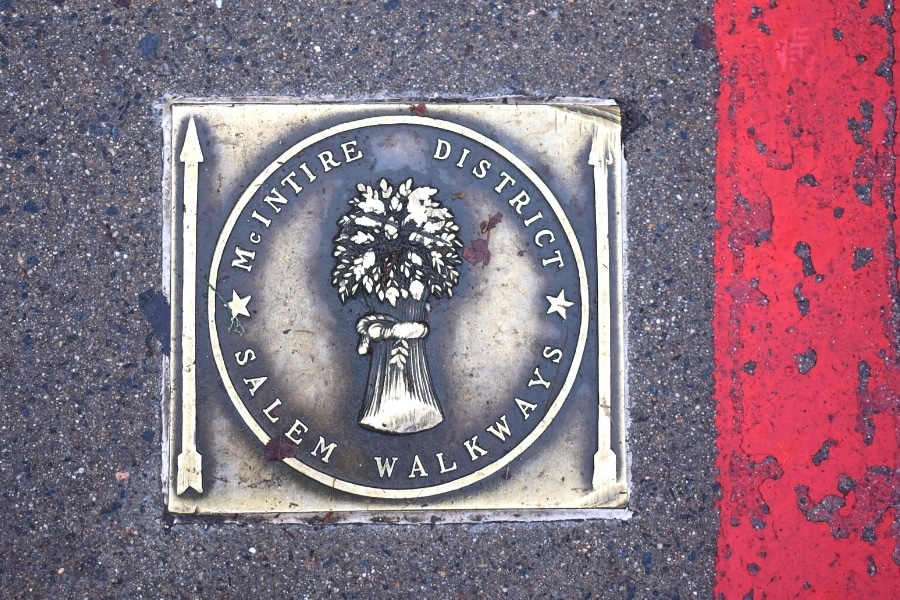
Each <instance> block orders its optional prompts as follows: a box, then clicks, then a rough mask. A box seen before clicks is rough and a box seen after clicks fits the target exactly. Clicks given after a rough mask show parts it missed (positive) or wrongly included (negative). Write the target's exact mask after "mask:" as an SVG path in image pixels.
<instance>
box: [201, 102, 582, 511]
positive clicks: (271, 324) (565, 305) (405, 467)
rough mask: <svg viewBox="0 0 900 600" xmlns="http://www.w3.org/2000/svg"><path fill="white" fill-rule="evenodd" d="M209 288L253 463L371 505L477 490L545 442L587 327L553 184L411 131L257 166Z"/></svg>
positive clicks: (464, 136) (339, 129) (571, 242)
mask: <svg viewBox="0 0 900 600" xmlns="http://www.w3.org/2000/svg"><path fill="white" fill-rule="evenodd" d="M551 159H552V157H541V160H551ZM531 160H532V161H533V160H536V159H535V158H533V157H532V158H531ZM210 282H211V287H213V288H214V291H213V292H211V293H210V294H209V295H208V304H207V310H208V320H209V331H210V337H211V345H212V349H213V357H214V359H215V362H216V365H217V368H218V372H219V375H220V376H221V379H222V383H223V385H224V388H225V390H226V392H227V394H228V397H229V398H230V400H231V402H232V403H233V404H234V407H235V408H236V409H237V412H238V413H239V415H240V417H241V419H242V420H243V421H244V422H245V423H246V425H247V426H248V427H249V429H250V431H252V433H253V434H254V435H255V437H256V438H257V439H258V443H259V444H260V450H261V455H262V454H263V453H265V455H266V457H267V458H269V459H277V460H283V461H284V462H285V463H286V464H287V465H289V466H290V467H292V468H294V469H296V470H297V471H299V472H300V473H302V474H304V475H306V476H308V477H311V478H312V479H315V480H317V481H319V482H320V483H322V484H324V485H326V486H329V487H332V488H335V489H338V490H341V491H345V492H349V493H353V494H358V495H363V496H369V497H374V498H418V497H424V496H429V495H434V494H440V493H445V492H450V491H452V490H458V489H461V488H463V487H466V486H469V485H473V484H476V483H477V482H480V481H482V480H484V479H485V478H487V477H488V476H489V475H491V474H494V473H498V472H500V471H501V469H502V468H503V467H504V466H506V465H508V464H509V463H510V462H511V461H513V460H514V459H516V458H517V457H520V456H522V455H523V454H524V453H526V452H527V451H528V450H529V448H530V447H532V444H533V443H534V442H535V441H536V440H537V439H538V438H539V437H540V436H541V435H552V434H553V433H552V428H551V424H552V422H553V420H554V417H555V416H556V415H557V414H558V413H559V412H560V410H563V409H564V405H565V401H566V398H567V397H568V396H569V395H570V393H572V392H573V386H574V384H575V381H576V378H577V373H578V367H579V364H580V362H581V358H582V355H583V352H584V346H585V342H586V338H587V331H588V325H589V323H588V322H589V316H590V315H589V306H588V301H587V299H588V280H587V276H586V273H585V264H584V260H583V257H582V255H581V250H580V247H579V245H578V241H577V239H576V237H575V234H574V232H573V230H572V227H571V225H570V223H569V221H568V218H567V216H566V214H565V213H564V212H563V209H562V207H561V206H560V203H559V202H558V201H557V199H556V198H555V197H554V195H553V192H552V191H551V189H550V187H548V185H547V184H546V183H545V182H543V181H541V179H540V178H539V177H538V176H537V175H536V173H535V172H534V171H533V170H532V169H531V168H530V167H529V166H528V164H526V161H524V160H522V159H520V158H519V157H517V156H516V155H515V154H513V153H512V152H510V151H509V150H508V149H507V148H505V147H504V146H502V145H501V144H499V143H498V142H497V141H494V140H491V139H489V138H487V137H485V136H484V135H482V134H480V133H478V132H476V131H473V130H471V129H469V128H467V127H464V126H461V125H458V124H455V123H450V122H446V121H441V120H436V119H430V118H423V117H414V116H408V117H403V116H391V117H373V118H368V119H362V120H358V121H353V122H348V123H344V124H341V125H338V126H336V127H332V128H330V129H327V130H325V131H322V132H320V133H317V134H316V135H313V136H311V137H309V138H307V139H304V140H302V141H301V142H299V143H297V144H296V145H294V146H293V147H291V148H290V149H289V150H288V151H286V152H285V153H284V154H282V155H281V156H280V157H278V158H277V159H276V160H275V161H274V162H272V163H271V164H269V165H268V166H267V167H266V168H265V169H264V170H263V171H262V173H260V174H259V175H258V176H257V177H256V179H255V180H254V181H253V182H252V183H251V184H250V185H249V186H248V187H247V188H246V190H245V191H244V193H243V194H242V195H241V197H240V199H239V200H238V201H237V203H236V204H235V206H234V208H233V209H232V211H231V213H230V215H229V217H228V219H227V222H226V224H225V226H224V228H223V229H222V231H221V234H220V235H219V238H218V241H217V244H216V247H215V251H214V254H213V260H212V264H211V265H210ZM532 450H534V448H532ZM498 476H499V473H498ZM488 484H489V483H488V482H484V483H482V484H481V485H488Z"/></svg>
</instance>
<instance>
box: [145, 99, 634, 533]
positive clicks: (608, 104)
mask: <svg viewBox="0 0 900 600" xmlns="http://www.w3.org/2000/svg"><path fill="white" fill-rule="evenodd" d="M418 100H419V98H348V99H338V100H336V99H301V98H294V97H275V96H264V97H241V98H229V97H210V98H192V97H182V96H174V95H172V96H166V97H165V98H164V99H163V101H162V102H161V103H159V104H157V105H156V106H155V108H156V109H157V110H160V111H161V112H162V119H161V120H162V130H163V131H162V133H163V147H162V158H163V169H162V171H163V173H162V175H163V176H162V183H163V186H162V190H163V208H164V210H163V234H164V235H163V248H162V259H163V260H162V262H163V281H162V285H161V288H162V292H163V294H164V295H165V297H166V298H168V299H169V301H170V304H171V305H172V306H173V307H174V306H175V305H176V302H175V300H178V299H180V294H179V293H178V290H177V286H178V282H179V279H178V276H177V274H176V270H175V269H173V265H174V264H176V262H178V263H180V262H181V259H182V256H181V253H180V252H179V245H178V243H177V240H178V239H179V238H178V233H179V232H178V231H176V227H177V222H178V217H177V214H176V206H178V205H179V203H178V202H177V201H176V200H177V199H178V198H179V197H180V194H179V185H178V180H177V175H178V171H179V170H178V168H177V167H175V168H173V167H174V164H173V161H174V160H175V157H174V156H173V154H174V153H175V146H174V144H175V142H176V140H174V139H173V132H174V123H173V119H172V109H173V107H174V106H179V107H185V106H190V105H197V106H209V105H229V104H241V105H243V104H249V105H253V104H262V105H266V104H284V105H292V106H303V105H334V106H343V105H355V106H363V105H370V106H375V107H379V106H381V107H384V106H389V105H393V104H400V105H407V106H410V105H411V106H412V107H415V106H416V102H417V101H418ZM428 103H429V104H430V105H437V106H445V105H456V104H459V105H469V106H471V105H478V104H484V105H500V104H508V103H509V104H512V103H515V104H525V105H543V106H548V107H553V108H559V109H563V110H569V111H573V112H586V113H588V114H590V115H591V116H593V117H598V118H602V119H604V120H607V121H609V122H611V123H613V124H614V125H616V127H613V128H611V129H610V130H608V133H607V135H606V136H598V135H597V134H595V136H594V142H593V147H592V150H591V157H592V158H591V164H592V165H593V166H594V173H595V178H594V183H595V185H594V196H595V202H596V203H597V204H596V206H600V203H601V202H602V203H603V205H605V206H606V207H607V209H608V214H607V219H606V226H607V227H606V230H607V233H608V238H607V240H608V244H606V246H607V248H606V249H607V250H608V258H609V264H608V265H607V267H608V273H606V274H605V275H604V274H603V269H604V265H603V261H602V260H601V259H602V252H603V246H604V244H603V243H602V241H601V235H600V228H599V227H600V226H602V225H603V219H601V214H600V211H597V210H595V216H596V218H597V225H598V230H597V232H598V243H597V248H596V249H597V254H598V256H597V259H598V260H597V269H598V276H601V275H603V279H605V280H606V281H608V284H609V285H608V286H607V288H606V289H607V290H608V292H609V298H608V307H609V313H608V316H609V318H608V319H605V321H607V325H606V327H608V333H609V338H608V339H609V342H610V346H609V349H608V352H606V351H605V350H604V349H603V348H600V349H599V355H598V358H599V360H600V363H601V364H600V365H598V366H599V367H601V372H602V368H603V367H604V363H605V364H608V365H609V366H608V367H607V368H608V372H609V373H610V378H609V380H608V381H605V380H599V381H598V385H597V393H598V409H599V412H600V413H601V414H600V420H601V421H602V420H603V417H602V413H603V412H604V411H608V412H607V413H606V414H607V415H608V416H609V417H610V418H608V419H607V424H608V425H609V427H610V428H612V427H615V428H616V429H618V443H617V444H616V445H615V446H613V445H612V443H611V441H612V440H611V439H610V438H609V436H608V435H607V436H606V439H607V441H609V442H610V443H607V444H606V445H605V446H604V444H603V439H604V434H603V433H602V431H601V430H602V423H601V427H600V429H601V430H598V432H597V433H598V440H597V441H598V451H597V453H596V454H595V455H594V462H595V468H594V472H593V475H594V484H595V485H594V490H593V492H592V493H590V494H588V495H586V496H584V497H582V503H581V504H580V506H575V505H571V506H570V507H568V508H567V507H565V506H562V507H547V508H525V509H515V508H503V507H502V506H501V507H494V508H491V507H484V508H482V509H473V508H461V509H454V508H424V509H416V508H409V509H406V508H404V509H379V508H373V509H371V510H363V509H361V508H360V509H358V510H343V511H340V512H338V513H332V512H328V513H327V514H324V513H323V511H321V510H306V511H304V510H303V509H302V507H301V508H300V509H299V510H297V511H296V512H291V513H285V512H278V513H272V512H265V511H259V510H251V509H248V510H247V511H246V512H241V511H240V510H229V511H227V513H226V511H224V510H223V511H217V512H209V513H203V514H202V515H201V512H200V511H195V514H194V515H191V514H189V513H184V512H181V513H169V514H171V517H172V518H174V519H175V521H176V522H184V521H188V522H190V521H192V520H194V521H197V520H199V521H207V522H208V521H209V520H210V519H213V520H214V521H218V522H221V521H222V520H223V516H222V515H225V514H230V515H233V516H232V517H231V518H228V517H225V518H224V521H226V522H272V523H294V522H306V523H310V524H316V523H328V522H334V523H407V524H416V523H432V524H433V523H434V522H436V521H442V522H447V523H465V522H505V521H558V520H583V519H598V518H611V519H630V518H631V516H632V515H633V513H632V511H631V510H630V509H629V508H628V502H629V498H630V495H631V477H630V473H631V452H630V449H629V446H628V443H627V440H628V428H627V426H628V422H629V416H628V412H629V411H628V401H627V398H628V386H627V355H626V348H627V337H628V336H627V331H626V327H625V324H626V322H627V305H626V303H625V294H626V285H627V282H626V278H625V273H626V271H627V255H626V249H627V243H626V242H627V240H626V230H625V223H626V216H627V215H626V181H627V163H626V160H625V155H624V148H623V144H622V137H621V116H620V112H619V108H618V105H617V104H616V103H615V102H614V101H612V100H600V99H596V98H579V97H567V98H555V99H553V100H552V101H546V100H542V99H535V98H525V97H512V96H504V97H484V98H466V99H454V98H447V99H434V98H432V99H428ZM383 118H385V117H370V119H383ZM390 118H391V119H396V118H398V117H390ZM406 119H412V120H417V122H420V123H421V120H420V119H418V118H416V117H407V118H406ZM364 120H366V119H357V120H356V121H364ZM435 121H436V122H440V123H442V124H445V125H454V126H456V124H454V123H450V122H447V121H444V120H441V119H435ZM405 122H406V121H405ZM345 125H346V124H345ZM338 127H340V126H336V127H331V128H329V130H326V131H330V130H334V129H337V128H338ZM458 127H460V128H462V129H464V130H466V131H465V132H462V135H466V136H468V135H470V133H469V132H471V133H473V134H475V136H478V137H482V138H484V140H485V142H486V144H488V145H491V146H492V147H493V146H494V145H496V146H497V147H498V148H499V149H496V150H497V151H498V152H500V153H501V154H503V155H504V156H506V155H507V154H509V157H511V161H512V162H513V163H514V164H516V165H517V166H518V167H519V168H521V169H522V171H523V172H525V173H526V174H529V178H531V177H532V176H534V179H533V180H532V182H534V183H535V184H536V185H537V183H540V184H541V185H540V186H538V187H539V188H546V184H544V183H543V180H542V179H540V178H538V177H537V176H536V174H534V173H533V171H532V170H531V169H530V168H529V167H528V166H527V165H525V164H524V163H521V161H520V159H518V157H516V156H515V155H512V154H511V153H509V152H508V151H507V150H506V149H505V148H504V147H503V146H502V145H500V144H499V143H497V142H494V141H493V140H492V139H490V138H487V137H486V136H483V135H482V134H479V133H478V132H476V131H473V130H471V129H469V128H467V127H465V126H458ZM321 133H323V132H319V134H321ZM332 133H333V131H332ZM316 135H318V134H314V135H313V136H309V137H307V138H305V139H304V140H303V141H301V142H299V143H298V144H297V145H300V144H302V143H303V142H305V141H308V140H311V139H313V138H315V137H316ZM478 141H481V140H478ZM485 142H482V143H485ZM295 146H296V145H295ZM292 150H293V147H292V148H291V149H290V150H288V151H287V152H285V153H283V155H287V154H290V153H291V151H292ZM595 157H597V158H599V157H602V158H599V160H597V161H596V162H595ZM276 162H278V161H277V160H276V161H274V162H273V163H270V164H269V166H268V167H267V168H266V170H265V171H264V172H263V173H261V174H260V175H259V177H263V175H264V173H268V171H269V167H271V166H272V165H274V164H275V163H276ZM601 172H602V174H603V175H602V176H603V177H604V178H605V181H606V183H607V185H605V186H598V185H596V184H597V182H598V177H600V175H599V173H601ZM259 177H258V178H259ZM258 178H257V179H258ZM254 183H257V181H256V180H254ZM251 186H252V185H251ZM248 189H249V188H248ZM254 189H255V188H254ZM541 191H542V192H546V195H547V197H548V198H554V200H555V196H554V195H553V194H552V192H550V190H549V189H548V188H547V189H542V190H541ZM243 196H244V194H242V196H241V197H242V198H243ZM551 206H553V205H552V204H551ZM553 210H554V212H557V206H553ZM557 216H558V217H559V214H558V213H557ZM560 221H561V223H562V222H564V223H565V229H566V234H567V237H569V236H570V234H571V233H574V232H570V231H569V230H570V229H571V225H570V223H569V222H568V218H567V217H566V216H565V213H563V216H562V218H561V219H560ZM166 233H168V236H166ZM570 240H571V241H574V243H575V245H573V249H574V248H575V246H576V245H577V246H578V247H579V248H578V252H577V256H578V272H579V285H580V288H581V291H582V292H584V291H585V290H584V287H586V284H585V279H584V278H583V273H584V272H585V269H584V262H583V255H582V253H581V250H580V245H579V244H578V242H577V238H574V236H572V237H570ZM180 266H183V265H180ZM598 284H599V279H598ZM598 291H599V287H598ZM598 295H599V294H598ZM584 297H588V298H589V296H588V295H587V294H585V296H584ZM600 301H601V298H599V297H598V298H597V299H596V301H595V302H593V303H591V302H588V303H583V306H582V313H584V312H585V310H586V311H587V313H588V315H589V313H590V307H591V306H593V305H596V306H599V305H600ZM195 308H196V307H195ZM600 314H601V313H600V311H599V310H598V315H600ZM583 316H584V314H583ZM602 321H603V320H602V319H601V322H600V323H599V327H601V328H602V327H604V324H603V322H602ZM171 322H172V328H171V333H170V344H171V355H165V356H164V357H163V369H162V371H163V376H162V382H161V383H162V385H161V388H162V390H161V391H162V399H163V402H162V410H161V416H162V436H161V441H162V463H161V477H162V482H161V483H162V493H163V497H164V500H165V503H166V506H167V508H172V505H171V500H172V498H173V497H174V496H175V489H174V480H175V477H174V475H175V468H174V465H173V463H172V456H173V453H174V452H175V451H176V450H177V449H176V448H175V447H174V446H173V441H172V435H173V433H177V431H178V426H177V425H176V423H175V417H176V412H177V401H178V399H177V398H175V397H174V393H175V390H177V389H178V384H177V383H176V381H175V377H176V376H177V371H176V369H175V368H174V367H175V366H176V364H177V360H175V357H176V348H179V347H180V344H181V341H182V339H183V337H182V331H181V328H180V326H178V325H179V316H178V315H177V314H176V312H175V311H174V310H173V311H172V317H171ZM583 323H587V319H583ZM583 328H584V327H582V329H583ZM584 335H586V332H584ZM579 337H580V338H581V337H582V336H581V335H580V336H579ZM191 339H193V338H191ZM585 343H586V340H585ZM578 350H579V353H583V350H584V344H583V343H581V340H579V348H578ZM580 361H581V357H580V356H579V362H580ZM216 362H218V359H217V361H216ZM173 363H176V364H173ZM217 367H218V365H217ZM576 375H577V370H576V369H572V370H570V372H569V374H568V376H567V381H566V386H567V387H570V386H571V381H570V380H571V379H573V378H574V376H576ZM598 379H599V378H598ZM604 388H605V389H604ZM604 392H606V394H607V398H608V399H609V400H608V402H607V403H604V402H603V398H602V397H603V394H604ZM558 400H559V397H557V399H556V400H554V404H556V405H557V409H556V410H557V411H558V410H559V408H560V407H561V406H562V404H563V402H558ZM242 421H243V419H242ZM551 421H552V419H549V420H546V423H542V424H541V425H542V426H541V425H539V426H538V427H536V428H535V430H534V431H532V433H531V434H529V437H531V436H533V437H534V438H535V439H537V438H538V437H539V436H540V434H541V433H542V432H543V430H544V429H545V428H546V427H547V425H549V423H550V422H551ZM243 424H244V425H246V423H245V422H244V423H243ZM532 441H533V440H532ZM520 445H522V444H520ZM524 450H525V447H523V448H522V451H524ZM511 454H513V453H512V452H511V453H509V454H507V455H505V456H504V457H503V458H501V459H499V460H498V461H496V462H495V463H492V464H491V465H489V466H488V467H486V468H485V469H484V470H486V469H488V468H489V467H492V466H494V465H499V466H497V467H496V469H494V470H492V471H491V473H493V472H496V471H497V470H499V469H501V468H502V467H503V466H504V465H506V464H508V463H509V462H511V461H512V460H514V458H515V456H510V455H511ZM516 455H518V453H517V454H516ZM610 460H611V461H612V463H611V464H610ZM604 462H605V463H606V468H607V469H608V468H609V467H610V466H612V468H614V469H615V477H614V479H613V480H609V481H608V486H607V487H608V488H609V491H616V493H617V494H618V500H615V499H610V498H611V497H610V495H609V494H608V493H605V492H604V490H600V489H598V488H597V485H596V484H597V482H598V477H599V475H598V468H599V467H600V466H601V464H602V463H604ZM501 463H502V464H501ZM479 473H481V471H478V472H476V473H473V474H470V475H469V476H467V477H472V476H474V475H478V474H479ZM489 474H490V473H485V474H484V475H483V476H482V477H479V479H481V478H483V477H486V476H487V475H489ZM329 479H331V478H329ZM463 479H465V478H463ZM453 483H456V482H450V483H448V484H443V486H434V489H435V490H436V491H434V492H433V494H439V493H444V492H446V491H449V490H444V489H438V488H442V487H444V486H447V485H451V484H453ZM470 483H472V482H469V483H466V484H464V485H462V486H459V487H465V486H466V485H470ZM328 484H329V485H332V484H331V481H329V482H328ZM351 485H352V484H351ZM374 489H380V488H374ZM423 489H428V488H420V489H419V490H415V491H416V492H421V491H422V490H423ZM405 491H409V490H405ZM425 495H426V494H421V493H417V494H416V495H415V496H401V498H407V499H408V498H410V497H422V496H425ZM358 497H359V498H360V500H361V501H364V499H365V497H363V496H358ZM595 498H596V499H597V500H601V501H603V502H604V503H603V505H602V506H598V505H597V504H595V503H592V500H593V499H595ZM604 498H605V501H604V500H603V499H604ZM361 503H364V502H361ZM423 513H426V514H429V515H432V517H431V519H430V520H428V519H423V517H422V514H423ZM216 515H218V516H216ZM435 515H441V516H440V517H437V516H435Z"/></svg>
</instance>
